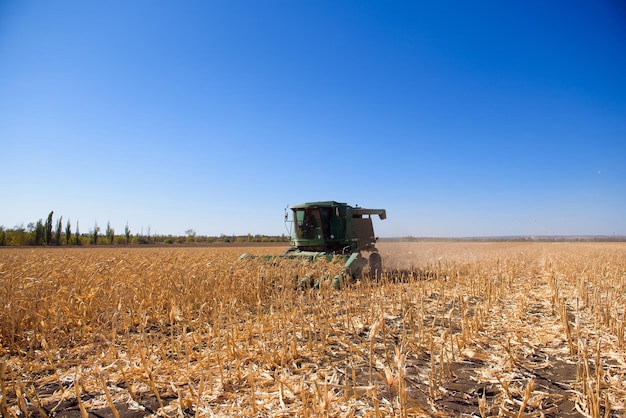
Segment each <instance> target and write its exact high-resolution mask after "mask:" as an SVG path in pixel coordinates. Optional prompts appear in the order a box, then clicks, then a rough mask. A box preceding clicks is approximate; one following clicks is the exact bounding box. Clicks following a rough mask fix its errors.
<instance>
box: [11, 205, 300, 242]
mask: <svg viewBox="0 0 626 418" xmlns="http://www.w3.org/2000/svg"><path fill="white" fill-rule="evenodd" d="M53 216H54V211H51V212H50V213H49V214H48V216H47V217H46V218H45V221H44V219H43V218H42V219H39V220H38V221H37V222H30V223H28V224H27V225H26V227H24V225H23V224H22V225H17V226H14V227H13V228H5V227H3V226H0V246H61V245H66V246H67V245H137V244H192V243H194V244H201V243H209V244H210V243H215V242H224V243H230V242H238V243H245V242H288V241H289V237H286V236H285V235H284V234H283V235H280V236H272V235H258V234H257V235H252V234H247V235H224V234H221V235H219V236H204V235H197V234H196V232H195V231H194V230H193V229H188V230H187V231H185V235H158V234H154V235H151V234H150V227H148V228H147V233H144V231H143V227H142V228H141V232H139V233H135V234H132V233H131V230H130V227H129V226H128V223H126V226H125V227H124V232H123V234H116V232H115V229H114V228H112V227H111V224H110V222H107V225H106V228H105V229H104V231H103V230H102V229H101V228H100V226H98V223H97V222H95V223H94V225H93V227H92V228H90V229H89V230H88V232H86V233H81V232H80V228H79V223H78V221H76V223H75V224H73V223H72V222H71V220H70V219H67V220H66V221H65V222H64V220H63V217H62V216H60V217H58V218H57V219H56V220H54V219H53Z"/></svg>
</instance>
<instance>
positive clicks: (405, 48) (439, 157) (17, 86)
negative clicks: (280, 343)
mask: <svg viewBox="0 0 626 418" xmlns="http://www.w3.org/2000/svg"><path fill="white" fill-rule="evenodd" d="M0 155H1V157H2V160H1V161H2V174H1V177H0V225H3V226H5V227H9V228H10V227H13V226H15V225H19V224H24V225H26V224H28V223H29V222H35V221H36V220H38V219H40V218H43V219H45V217H46V216H47V214H48V213H49V212H50V211H51V210H54V212H55V218H56V217H57V216H61V215H62V216H63V218H64V220H67V219H68V218H70V219H71V221H72V223H73V224H75V222H76V221H78V222H79V223H80V228H81V231H82V232H87V231H88V230H89V229H90V228H93V225H94V224H95V223H96V222H97V223H98V225H99V226H101V227H102V228H104V227H105V226H106V224H107V222H110V223H111V226H112V227H114V228H115V229H116V231H118V232H120V233H121V232H122V231H123V229H124V226H125V225H126V223H127V222H128V225H129V226H130V228H131V231H132V232H133V233H136V232H139V231H140V229H141V228H143V229H144V232H145V231H147V228H150V230H151V232H152V233H159V234H176V235H178V234H184V231H185V230H187V229H189V228H193V229H194V230H195V231H196V232H197V233H198V234H202V235H219V234H222V233H223V234H226V235H229V234H246V233H252V234H256V233H259V234H280V233H283V232H285V227H284V225H283V221H282V218H283V209H284V208H285V207H286V206H287V205H288V204H292V205H293V204H299V203H303V202H306V201H316V200H337V201H343V202H347V203H350V204H359V205H361V206H363V207H371V208H385V209H387V211H388V219H387V220H385V221H376V222H375V229H376V231H377V234H378V235H379V236H382V237H389V236H407V235H412V236H494V235H555V234H558V235H583V234H584V235H589V234H609V235H610V234H613V233H615V234H620V235H626V5H625V4H624V3H623V2H622V1H621V0H613V1H611V0H598V1H551V2H545V1H534V0H531V1H523V2H522V1H520V2H506V1H505V2H503V1H495V0H494V1H477V2H474V1H472V2H466V1H463V2H461V1H391V2H390V1H376V2H374V1H317V0H316V1H264V0H260V1H256V0H255V1H253V0H250V1H237V0H224V1H182V2H180V1H176V2H175V1H159V0H149V1H134V0H131V1H107V2H96V1H65V0H60V1H27V2H24V1H17V0H16V1H10V0H4V1H1V2H0ZM73 227H74V225H73Z"/></svg>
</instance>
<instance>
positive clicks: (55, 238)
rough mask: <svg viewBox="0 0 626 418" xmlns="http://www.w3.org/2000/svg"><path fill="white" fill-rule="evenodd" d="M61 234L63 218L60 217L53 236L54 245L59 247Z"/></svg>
mask: <svg viewBox="0 0 626 418" xmlns="http://www.w3.org/2000/svg"><path fill="white" fill-rule="evenodd" d="M62 233H63V217H62V216H61V217H60V218H59V220H58V221H57V231H56V234H55V236H54V243H55V244H56V245H61V234H62Z"/></svg>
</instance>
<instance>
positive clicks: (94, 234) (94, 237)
mask: <svg viewBox="0 0 626 418" xmlns="http://www.w3.org/2000/svg"><path fill="white" fill-rule="evenodd" d="M99 233H100V227H99V226H98V222H96V223H95V224H94V226H93V231H92V235H91V237H92V240H93V245H98V234H99Z"/></svg>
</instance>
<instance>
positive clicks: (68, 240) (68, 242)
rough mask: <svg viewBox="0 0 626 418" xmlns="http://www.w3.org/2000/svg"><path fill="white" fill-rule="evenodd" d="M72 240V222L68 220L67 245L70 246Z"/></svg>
mask: <svg viewBox="0 0 626 418" xmlns="http://www.w3.org/2000/svg"><path fill="white" fill-rule="evenodd" d="M71 238H72V226H71V225H70V220H69V219H68V220H67V224H66V225H65V244H66V245H69V244H70V239H71Z"/></svg>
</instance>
